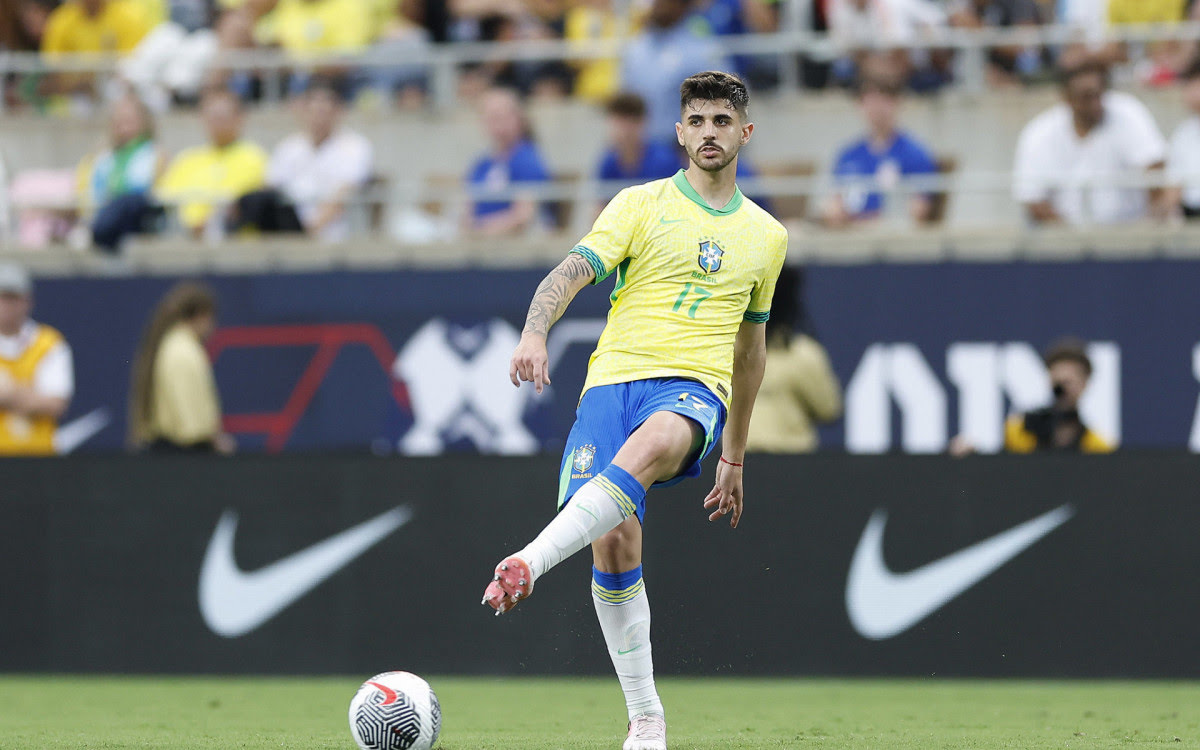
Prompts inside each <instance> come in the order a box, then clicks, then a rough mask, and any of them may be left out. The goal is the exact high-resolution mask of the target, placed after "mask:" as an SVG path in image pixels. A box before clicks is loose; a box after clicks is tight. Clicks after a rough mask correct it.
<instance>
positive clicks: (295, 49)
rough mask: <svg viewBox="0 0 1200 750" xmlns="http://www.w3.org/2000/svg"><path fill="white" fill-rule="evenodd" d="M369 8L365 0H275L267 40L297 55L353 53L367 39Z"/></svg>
mask: <svg viewBox="0 0 1200 750" xmlns="http://www.w3.org/2000/svg"><path fill="white" fill-rule="evenodd" d="M371 10H372V9H371V8H370V7H369V6H368V4H367V3H366V1H365V0H279V5H277V6H275V10H274V11H272V12H271V14H270V18H271V19H272V23H271V24H270V26H269V28H270V34H272V35H273V37H274V38H273V39H270V40H269V41H270V42H276V43H278V44H279V46H281V47H283V48H284V49H285V50H287V51H288V52H291V53H293V54H297V55H305V54H313V53H318V52H356V51H359V50H361V49H363V48H365V47H366V46H367V45H368V44H369V43H370V41H371V34H372V28H371V26H372V23H371V20H372V16H371ZM264 20H266V19H264Z"/></svg>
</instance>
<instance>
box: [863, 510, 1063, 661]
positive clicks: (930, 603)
mask: <svg viewBox="0 0 1200 750" xmlns="http://www.w3.org/2000/svg"><path fill="white" fill-rule="evenodd" d="M1074 514H1075V511H1074V509H1073V508H1072V507H1071V506H1070V505H1062V506H1060V507H1058V508H1055V509H1054V510H1051V511H1049V512H1047V513H1043V514H1042V515H1040V516H1038V517H1037V518H1034V519H1031V520H1029V521H1026V522H1025V523H1023V524H1021V525H1020V526H1015V527H1013V528H1011V529H1009V530H1008V531H1004V532H1001V533H999V534H997V535H995V536H993V537H991V538H989V539H985V540H983V541H982V542H977V543H975V544H973V545H971V546H970V547H967V548H965V549H961V550H959V551H958V552H955V553H953V554H951V555H947V556H946V557H943V558H942V559H940V560H936V561H934V562H931V563H929V564H927V565H922V566H921V567H919V568H916V569H915V570H910V571H908V572H907V573H893V572H892V571H891V570H889V569H888V567H887V564H886V563H885V562H884V561H883V529H884V526H885V525H886V524H887V511H885V510H876V511H875V512H874V513H873V514H871V519H870V520H869V521H867V528H866V529H865V530H864V531H863V535H862V538H861V539H859V541H858V548H857V549H855V550H854V559H853V560H851V562H850V574H849V576H848V577H847V580H846V612H847V613H848V614H849V615H850V623H851V625H853V626H854V629H855V630H856V631H858V633H859V635H862V636H863V637H865V638H870V639H872V640H883V639H885V638H891V637H893V636H896V635H899V634H901V633H903V632H904V631H905V630H908V629H909V628H911V627H912V626H913V625H916V624H917V623H918V622H920V621H921V620H923V619H925V618H926V617H928V616H929V615H931V614H933V613H934V612H936V611H937V610H938V609H940V608H941V607H942V606H944V605H945V604H946V603H947V602H949V601H951V600H952V599H954V598H955V597H956V596H958V595H959V594H962V593H963V592H964V591H966V590H967V589H969V588H971V587H972V586H974V585H975V584H976V583H978V582H979V581H981V580H983V579H984V578H986V577H987V576H988V575H990V574H991V573H993V572H994V571H996V570H997V569H999V568H1000V567H1001V566H1002V565H1004V564H1005V563H1007V562H1008V561H1009V560H1011V559H1013V558H1014V557H1016V556H1017V555H1019V554H1021V553H1022V552H1024V551H1025V550H1026V549H1028V548H1029V547H1031V546H1032V545H1033V544H1034V543H1036V542H1037V541H1038V540H1039V539H1041V538H1042V537H1044V536H1046V535H1047V534H1049V533H1050V532H1052V531H1054V530H1055V529H1056V528H1058V527H1059V526H1061V525H1062V524H1064V523H1066V522H1067V521H1068V520H1069V519H1070V518H1071V516H1073V515H1074Z"/></svg>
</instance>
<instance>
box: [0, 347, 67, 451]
mask: <svg viewBox="0 0 1200 750" xmlns="http://www.w3.org/2000/svg"><path fill="white" fill-rule="evenodd" d="M62 342H63V336H62V334H61V333H59V332H58V331H57V330H55V329H53V328H51V327H50V326H47V325H40V324H39V325H38V327H37V333H36V334H35V335H34V337H33V341H32V342H31V343H30V344H29V346H28V347H26V348H25V351H23V352H21V355H20V356H19V357H17V358H16V359H5V358H4V357H0V378H5V379H8V380H11V381H13V382H15V383H16V384H18V385H23V386H26V387H28V386H31V385H33V383H34V378H35V377H36V376H37V370H38V365H39V364H41V362H42V359H43V358H45V356H46V355H47V354H49V353H50V350H51V349H53V348H54V347H56V346H58V345H59V344H61V343H62ZM57 430H58V424H57V423H56V422H55V421H54V419H53V418H51V417H44V416H43V417H24V416H21V415H19V414H15V413H11V412H6V411H3V410H0V455H2V456H52V455H54V453H55V450H54V434H55V432H57Z"/></svg>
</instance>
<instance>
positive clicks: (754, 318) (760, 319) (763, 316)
mask: <svg viewBox="0 0 1200 750" xmlns="http://www.w3.org/2000/svg"><path fill="white" fill-rule="evenodd" d="M742 318H743V319H744V320H748V321H750V322H751V323H766V322H767V321H768V320H770V319H771V311H770V310H768V311H766V312H754V311H753V310H747V311H746V314H745V315H743V316H742Z"/></svg>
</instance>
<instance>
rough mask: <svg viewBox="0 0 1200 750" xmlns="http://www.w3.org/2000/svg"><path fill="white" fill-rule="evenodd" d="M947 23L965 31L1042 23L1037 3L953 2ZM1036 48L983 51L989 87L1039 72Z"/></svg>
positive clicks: (1031, 0) (1039, 53) (1020, 0)
mask: <svg viewBox="0 0 1200 750" xmlns="http://www.w3.org/2000/svg"><path fill="white" fill-rule="evenodd" d="M950 22H951V24H952V25H954V26H958V27H960V28H966V29H982V28H1001V29H1008V28H1013V27H1016V26H1037V25H1039V24H1041V23H1044V22H1045V18H1044V17H1043V12H1042V8H1041V7H1040V6H1039V5H1038V4H1037V0H954V3H953V4H952V5H951V6H950ZM1042 57H1043V53H1042V50H1041V48H1040V47H992V48H990V49H989V50H988V51H987V60H988V67H987V73H988V81H989V83H990V84H991V85H993V86H998V85H1006V84H1013V83H1018V82H1020V81H1021V80H1022V79H1029V78H1031V77H1033V76H1035V75H1037V74H1038V73H1039V72H1040V71H1041V69H1042V62H1043V60H1042Z"/></svg>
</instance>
